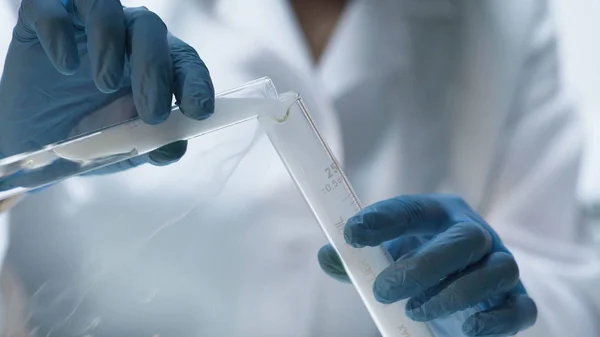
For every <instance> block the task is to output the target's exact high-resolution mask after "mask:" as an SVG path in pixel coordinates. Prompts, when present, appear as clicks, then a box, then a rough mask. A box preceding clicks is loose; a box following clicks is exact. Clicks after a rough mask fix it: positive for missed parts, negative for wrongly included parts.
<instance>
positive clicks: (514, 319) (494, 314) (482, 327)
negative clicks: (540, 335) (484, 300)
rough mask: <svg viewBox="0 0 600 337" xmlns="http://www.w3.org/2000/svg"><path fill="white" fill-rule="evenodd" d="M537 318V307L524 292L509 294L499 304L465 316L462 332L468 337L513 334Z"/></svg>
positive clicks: (527, 326) (495, 336)
mask: <svg viewBox="0 0 600 337" xmlns="http://www.w3.org/2000/svg"><path fill="white" fill-rule="evenodd" d="M536 320H537V307H536V305H535V302H534V301H533V300H532V299H531V297H529V296H527V295H525V294H519V295H515V296H509V297H508V298H507V300H506V302H505V303H504V304H502V305H500V306H497V307H495V308H492V309H490V310H485V311H482V312H478V313H476V314H474V315H472V316H471V317H469V318H467V320H466V321H465V323H464V324H463V327H462V330H463V333H464V334H465V335H467V336H469V337H497V336H513V335H515V334H517V333H518V332H519V331H523V330H525V329H527V328H529V327H531V326H532V325H533V324H535V321H536Z"/></svg>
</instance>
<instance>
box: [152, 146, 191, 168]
mask: <svg viewBox="0 0 600 337" xmlns="http://www.w3.org/2000/svg"><path fill="white" fill-rule="evenodd" d="M187 145H188V142H187V141H185V140H180V141H177V142H174V143H171V144H168V145H165V146H163V147H161V148H159V149H156V150H154V151H152V152H150V153H148V159H149V160H148V162H149V163H150V164H153V165H157V166H164V165H169V164H173V163H175V162H177V161H179V159H181V157H183V155H185V152H186V151H187Z"/></svg>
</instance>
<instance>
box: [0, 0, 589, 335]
mask: <svg viewBox="0 0 600 337" xmlns="http://www.w3.org/2000/svg"><path fill="white" fill-rule="evenodd" d="M124 4H126V5H129V4H136V5H141V4H144V5H146V6H147V7H149V8H150V9H151V10H153V11H155V12H157V13H158V14H159V15H160V16H161V17H162V18H163V19H164V20H165V22H166V23H167V25H168V26H169V28H170V30H171V31H172V32H173V33H175V34H176V35H178V36H179V37H180V38H182V39H183V40H185V41H187V42H188V43H190V44H191V45H192V46H194V47H195V48H196V49H197V51H198V53H199V54H200V55H201V57H202V58H203V59H204V61H205V62H206V63H207V65H208V67H209V69H210V70H211V73H212V76H213V79H214V82H215V86H216V89H217V91H222V90H224V89H228V88H231V87H235V86H237V85H239V84H242V83H244V82H246V81H249V80H252V79H254V78H258V77H262V76H269V77H271V78H272V79H273V80H274V82H275V84H276V85H277V87H278V89H279V90H280V91H286V90H290V89H292V90H295V91H298V92H299V93H300V94H302V95H303V96H304V97H305V99H306V100H307V104H308V106H309V107H310V109H311V111H312V114H313V115H314V118H315V119H316V121H317V125H319V126H320V128H321V129H322V131H323V133H324V134H325V137H326V138H327V140H328V141H329V142H330V143H331V145H332V147H333V149H334V151H335V152H336V154H337V155H338V157H340V158H342V162H343V166H344V168H345V170H346V172H347V174H348V175H349V177H350V180H351V182H352V183H353V185H354V187H355V189H356V191H357V193H358V194H359V196H360V198H361V199H362V201H363V202H364V203H371V202H375V201H377V200H380V199H383V198H387V197H391V196H395V195H398V194H408V193H431V192H453V193H457V194H459V195H461V196H463V197H464V198H465V199H466V200H467V201H468V202H469V203H470V204H471V205H472V206H473V207H475V208H476V209H477V210H478V211H479V212H480V213H481V214H482V215H483V216H484V218H486V219H487V220H488V222H489V223H490V224H491V225H492V226H493V227H494V229H495V230H496V231H497V232H498V233H499V234H500V236H501V237H502V239H503V240H504V242H505V243H506V245H507V246H508V247H509V249H511V251H512V252H513V253H514V255H515V257H516V259H517V261H518V263H519V266H520V271H521V276H522V280H523V282H524V283H525V286H526V288H527V289H528V291H529V294H530V295H531V296H532V297H533V298H534V299H535V300H536V303H537V305H538V309H539V319H538V323H537V325H536V326H535V327H534V328H532V329H530V330H528V331H527V332H525V333H523V334H521V336H536V337H542V336H556V337H558V336H566V335H572V336H589V337H593V336H600V323H598V319H597V318H598V317H600V316H599V313H600V308H599V303H600V299H599V297H600V295H599V293H598V291H597V286H598V285H600V278H599V276H600V263H599V260H598V257H597V256H596V254H595V253H594V250H593V247H592V244H591V242H590V238H591V237H590V235H589V233H588V228H587V227H585V226H584V225H583V224H582V222H581V221H579V218H578V209H577V200H576V193H575V191H576V182H577V175H578V171H579V161H580V152H581V139H580V138H581V130H580V126H579V124H578V123H579V121H578V116H577V115H576V114H575V113H574V112H573V109H572V106H571V105H570V104H569V102H568V100H567V99H566V97H565V96H564V88H563V87H562V86H561V80H560V78H559V77H558V73H559V71H558V70H559V69H558V67H559V62H558V59H557V54H556V53H557V50H556V44H557V37H556V35H555V31H554V26H553V23H552V20H551V16H550V13H549V10H548V8H547V7H548V5H547V3H546V1H543V0H533V1H519V0H503V1H493V0H482V1H467V0H464V1H459V0H456V1H450V0H404V1H395V0H381V1H365V0H355V1H351V2H350V4H349V5H348V7H347V9H346V11H345V12H344V14H343V16H342V18H341V22H340V25H339V27H338V28H337V30H336V31H335V33H334V35H333V37H332V40H331V42H330V44H329V46H328V49H327V50H326V51H325V54H324V56H323V58H322V60H321V62H320V63H319V65H318V66H313V65H312V64H311V62H310V57H309V52H308V50H307V46H306V45H305V44H304V42H303V40H302V36H301V32H300V29H299V27H298V26H297V24H296V22H295V20H294V17H293V13H292V12H291V9H290V7H289V5H288V4H287V2H286V1H283V0H260V1H247V0H219V1H216V2H210V1H194V0H179V1H159V0H155V1H152V0H137V1H124ZM8 29H9V27H5V28H2V32H6V31H7V30H8ZM264 165H265V166H264V167H265V169H266V168H268V167H269V165H268V164H264ZM163 169H165V170H174V171H171V172H170V173H173V172H177V173H182V172H185V168H179V169H174V168H163ZM177 170H183V171H177ZM152 172H154V173H153V174H156V173H155V172H156V171H152ZM165 172H169V171H165ZM127 174H128V173H124V174H120V175H117V176H112V177H100V178H85V180H84V179H78V180H77V179H76V180H74V181H70V182H67V183H64V184H62V185H59V186H56V187H54V188H52V189H50V190H48V191H45V192H42V193H40V194H38V195H35V196H33V197H31V198H29V199H28V200H25V201H24V202H22V203H21V204H20V205H19V206H17V208H15V209H14V211H13V212H12V214H11V215H10V218H9V219H5V221H6V222H8V223H10V224H12V226H14V227H17V226H30V224H31V223H32V222H38V223H40V224H41V223H43V224H47V223H53V224H60V225H61V226H65V227H70V226H78V225H79V224H80V223H81V222H82V221H85V222H86V224H87V225H89V226H93V225H95V226H101V225H103V221H106V219H105V218H103V217H102V216H103V215H102V214H100V213H99V211H98V208H99V207H100V206H97V205H99V203H100V204H101V203H103V202H104V203H106V200H104V199H103V196H104V197H105V198H106V193H108V192H107V191H108V190H110V189H114V188H116V187H117V186H123V185H125V186H126V185H127V184H128V178H131V177H132V176H131V175H129V176H128V175H127ZM277 174H281V172H279V173H277ZM140 175H142V174H138V178H139V176H140ZM152 177H153V178H154V179H156V176H152ZM278 177H279V175H278ZM271 178H272V179H271ZM139 179H142V181H144V179H150V177H146V178H144V177H142V178H139ZM160 179H164V180H165V181H168V180H169V179H170V178H169V176H168V174H166V173H165V174H164V175H161V176H160ZM268 180H276V179H275V178H274V177H273V176H271V177H270V179H264V181H268ZM261 181H263V180H261ZM146 182H147V180H146ZM267 185H268V184H267ZM168 186H169V184H168V183H165V184H162V185H161V186H159V188H160V189H158V190H152V191H149V190H143V191H141V190H139V189H140V188H142V187H143V186H142V185H139V182H138V183H137V184H136V185H133V183H132V184H130V185H129V186H127V187H129V188H127V187H126V188H122V189H121V191H120V194H121V199H119V200H120V201H121V202H122V203H128V205H130V206H128V207H130V208H131V210H130V213H133V215H131V218H132V219H140V218H141V219H142V220H140V221H142V222H143V221H144V219H145V218H144V215H143V213H144V210H143V209H142V205H141V203H142V202H150V201H151V200H147V199H144V193H146V194H147V193H149V192H151V193H156V192H157V191H158V192H159V193H162V194H164V195H168V196H169V197H170V198H172V199H173V201H172V202H173V203H174V204H176V203H177V202H183V201H184V200H186V199H189V198H192V197H193V196H194V194H193V193H194V191H192V190H185V189H183V190H181V189H177V190H176V191H173V190H172V189H169V187H168ZM240 186H241V185H240ZM273 186H274V185H269V186H267V187H265V188H264V189H262V190H261V191H262V193H265V195H262V196H254V197H256V198H257V199H259V201H261V202H263V203H265V202H267V201H270V202H272V201H273V200H274V199H277V200H280V199H285V198H282V196H281V194H277V196H273V195H269V193H270V192H269V191H268V190H269V189H270V188H272V187H273ZM136 188H137V189H138V190H136ZM275 190H277V189H275ZM140 191H141V192H140ZM240 193H241V194H243V192H240ZM272 193H275V192H272ZM132 200H136V201H132ZM138 201H139V203H138V204H139V206H138V204H136V203H137V202H138ZM279 202H281V203H282V204H283V205H286V206H287V207H288V208H287V209H286V210H285V211H282V212H281V213H279V212H274V211H273V209H272V208H262V209H263V211H262V213H268V215H264V214H263V215H260V216H259V215H257V218H256V219H260V220H256V219H255V220H251V219H249V220H247V221H248V222H249V223H250V222H252V221H261V223H263V224H264V220H265V217H267V218H268V219H269V221H270V222H269V221H267V223H266V224H264V226H265V228H266V229H263V230H262V231H260V233H261V234H260V235H264V233H270V234H271V235H270V236H269V237H260V241H258V240H259V236H253V235H258V234H252V233H248V232H246V233H245V234H235V233H237V232H235V231H232V232H226V233H223V232H218V231H215V232H208V233H207V236H210V235H216V234H215V233H220V234H223V235H225V234H227V237H221V238H219V237H212V239H210V240H209V239H204V241H202V243H201V245H206V247H203V249H205V251H206V252H213V251H215V250H217V249H218V248H219V247H220V245H222V242H219V241H221V240H225V241H233V242H237V241H236V240H240V238H238V237H237V236H240V235H246V237H245V239H247V240H250V241H252V243H253V246H251V247H250V250H248V251H244V252H243V255H238V256H235V254H242V253H241V252H237V253H236V252H232V253H231V256H230V257H231V258H232V259H233V261H235V260H236V259H237V260H238V261H239V259H242V258H243V259H244V260H245V261H249V262H248V263H249V264H250V263H251V262H252V261H253V260H259V259H266V260H268V262H267V263H266V264H267V265H272V266H274V267H273V268H272V269H273V270H271V271H266V270H263V271H257V270H256V269H252V268H247V269H245V268H241V269H243V272H240V275H239V278H241V279H244V280H247V282H244V283H243V284H236V285H235V286H236V289H235V293H236V294H238V295H236V296H238V300H239V301H238V302H236V303H238V304H239V305H240V306H242V307H241V308H235V309H234V308H228V309H229V310H230V311H229V313H230V316H229V317H224V316H223V315H225V314H224V313H225V312H227V310H226V309H227V308H226V309H223V311H222V312H221V311H219V310H220V309H214V312H213V314H214V315H213V316H211V317H212V318H213V321H212V323H207V324H214V325H215V327H213V328H207V331H211V332H213V333H214V332H215V331H220V335H222V336H238V335H239V336H241V335H245V336H252V337H254V336H347V337H351V336H352V337H354V336H357V337H358V336H376V335H377V332H376V330H375V328H374V326H373V324H372V323H371V322H370V320H369V318H368V316H367V314H366V311H365V310H364V309H363V307H362V305H361V303H360V301H359V300H358V298H357V296H356V295H355V294H354V292H353V289H352V288H351V287H348V286H344V285H340V284H337V283H336V282H333V281H331V280H328V279H327V278H326V277H324V276H322V275H321V273H320V271H319V270H318V267H317V266H316V262H315V260H314V259H312V260H310V261H306V260H304V259H305V257H306V256H307V255H306V253H307V252H310V253H312V252H315V253H316V249H317V248H318V247H319V246H320V245H321V244H322V243H323V242H324V240H323V238H322V236H321V235H320V234H319V233H318V231H312V230H308V229H306V230H304V229H302V230H299V229H297V228H299V227H302V225H300V224H301V223H302V221H304V220H303V218H301V217H300V216H298V217H295V216H294V215H293V214H294V213H293V208H291V206H290V205H291V204H292V203H289V204H286V202H285V201H281V200H280V201H279ZM115 203H118V201H115ZM252 205H253V206H252V207H259V206H258V204H252ZM113 206H114V205H113ZM151 207H161V205H153V206H151ZM254 213H256V214H261V211H260V208H258V209H257V210H255V211H254ZM39 214H43V216H42V215H39ZM290 214H291V215H290ZM200 216H201V215H197V217H200ZM197 217H196V218H192V219H189V220H186V221H198V218H197ZM103 219H104V220H103ZM146 220H148V219H146ZM283 221H285V222H294V221H296V222H297V223H298V226H290V227H291V228H295V229H291V228H290V227H287V226H286V227H283V228H282V226H281V225H278V224H280V223H281V222H283ZM33 228H35V226H34V227H33ZM31 235H33V234H31ZM211 240H212V241H213V243H212V244H213V246H210V244H211V242H210V241H211ZM199 245H200V243H199ZM290 245H291V246H290ZM262 246H268V247H271V248H273V249H274V250H275V251H279V252H282V253H281V254H275V255H276V256H273V254H272V253H271V254H270V253H269V252H268V251H266V250H263V249H262V248H261V247H262ZM289 247H294V249H290V248H289ZM270 252H272V251H270ZM252 254H254V256H253V255H252ZM201 260H202V259H201ZM228 261H229V260H228ZM263 262H264V261H263ZM256 274H262V276H263V277H262V278H258V277H257V276H256ZM265 275H266V276H267V277H266V278H265V277H264V276H265ZM298 279H301V282H299V281H298ZM265 280H268V281H265ZM213 286H217V285H216V284H213ZM204 295H205V296H206V297H208V296H217V300H216V301H217V302H218V295H214V294H212V295H211V294H210V292H207V293H206V294H204ZM281 303H293V305H290V306H289V307H282V306H281ZM232 312H233V313H232ZM218 326H220V327H221V328H219V327H218ZM224 326H227V329H228V330H227V329H225V328H224ZM211 329H212V330H211ZM449 335H451V336H459V335H460V331H457V330H454V331H452V332H450V334H449Z"/></svg>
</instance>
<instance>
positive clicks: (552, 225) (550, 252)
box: [484, 2, 600, 337]
mask: <svg viewBox="0 0 600 337" xmlns="http://www.w3.org/2000/svg"><path fill="white" fill-rule="evenodd" d="M540 3H541V2H540ZM540 7H542V6H540ZM535 18H536V22H533V24H532V27H533V28H534V29H533V30H532V31H531V32H530V36H529V38H528V41H529V43H528V47H529V51H528V53H527V58H526V60H525V62H524V64H523V68H522V72H521V76H520V78H519V83H520V87H519V88H518V90H517V92H516V101H515V102H514V110H513V111H512V116H511V118H510V120H511V121H512V123H510V124H509V125H508V126H507V127H506V129H505V130H504V132H503V133H502V134H503V141H504V146H502V154H501V161H499V162H498V163H497V164H498V166H497V167H496V169H497V171H496V176H495V177H493V178H492V181H493V185H492V186H491V188H490V189H489V190H488V193H489V195H488V197H489V198H488V202H487V204H486V205H484V209H486V210H487V211H486V212H485V213H486V214H485V217H486V219H487V220H488V221H489V223H490V224H492V225H493V226H494V228H495V229H496V230H497V231H498V232H499V234H500V236H501V237H502V239H503V241H504V243H505V244H506V245H507V247H508V248H509V249H510V250H511V251H512V252H513V254H514V256H515V258H516V260H517V262H518V263H519V267H520V270H521V278H522V280H523V283H524V285H525V287H526V288H527V290H528V292H529V294H530V296H531V297H532V298H533V299H534V300H535V301H536V303H537V305H538V310H539V317H538V322H537V324H536V325H535V326H534V327H533V328H532V329H530V330H529V331H527V332H525V333H523V334H522V336H536V337H537V336H552V337H559V336H600V330H599V328H600V322H598V317H600V311H599V303H600V292H599V291H598V286H599V285H600V260H599V259H598V255H597V252H596V250H595V249H594V245H593V243H592V236H591V235H590V228H588V226H586V225H585V224H584V223H583V221H582V219H581V217H580V216H579V209H578V196H577V182H578V175H579V172H580V157H581V149H582V143H581V141H582V139H581V138H582V135H583V131H582V129H581V128H580V124H579V120H578V115H577V114H576V113H575V111H574V109H573V107H572V105H570V104H569V102H568V100H567V99H566V97H565V93H564V88H563V85H562V83H561V79H560V67H559V59H558V55H557V54H558V45H557V35H556V32H555V30H554V26H553V23H552V20H551V17H550V15H549V13H548V10H547V8H543V9H540V10H539V12H538V13H537V15H536V16H535Z"/></svg>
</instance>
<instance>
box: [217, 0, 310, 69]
mask: <svg viewBox="0 0 600 337" xmlns="http://www.w3.org/2000/svg"><path fill="white" fill-rule="evenodd" d="M215 15H216V17H217V18H218V20H220V21H222V22H223V23H224V24H226V25H229V26H231V27H233V28H236V29H237V30H238V31H240V32H244V34H245V35H248V36H249V37H251V38H252V39H253V40H255V41H256V42H257V43H259V44H261V46H262V47H263V48H265V49H269V50H270V51H271V52H272V53H273V54H274V55H277V56H278V58H280V59H281V60H285V63H286V65H287V66H288V67H290V68H291V69H294V70H295V71H296V72H298V73H306V72H310V71H311V60H310V55H309V53H308V50H307V48H306V45H305V42H304V39H303V36H302V32H301V31H300V29H299V27H298V25H297V24H296V22H297V21H296V18H295V15H294V13H293V10H292V8H291V6H290V5H289V3H288V1H285V0H258V1H248V0H220V1H218V2H217V3H216V6H215ZM241 52H243V51H241ZM257 62H260V63H264V61H263V60H257Z"/></svg>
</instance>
